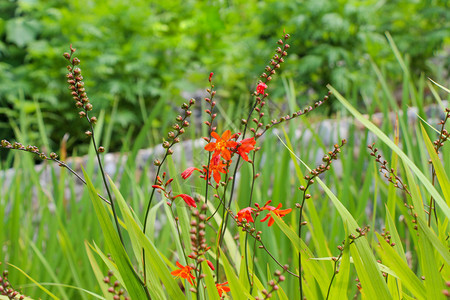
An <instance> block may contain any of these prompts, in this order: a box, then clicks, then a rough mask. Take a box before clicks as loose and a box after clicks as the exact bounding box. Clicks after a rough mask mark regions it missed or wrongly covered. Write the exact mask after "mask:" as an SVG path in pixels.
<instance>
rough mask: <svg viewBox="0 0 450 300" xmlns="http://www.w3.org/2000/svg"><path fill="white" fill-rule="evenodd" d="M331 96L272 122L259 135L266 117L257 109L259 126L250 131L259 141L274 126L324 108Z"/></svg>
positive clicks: (262, 103) (329, 93)
mask: <svg viewBox="0 0 450 300" xmlns="http://www.w3.org/2000/svg"><path fill="white" fill-rule="evenodd" d="M330 95H331V92H328V95H326V96H324V97H323V99H322V100H319V101H316V102H315V103H314V106H308V107H306V108H304V109H303V110H299V111H296V112H294V113H292V114H291V115H286V116H283V117H280V118H278V119H273V120H271V121H270V123H268V124H266V125H265V126H264V127H263V128H262V130H263V131H262V132H259V133H258V132H257V131H258V129H259V128H261V127H262V123H261V118H262V117H263V116H264V114H262V115H261V112H260V110H257V109H256V108H255V110H256V111H257V112H258V113H259V117H260V119H259V120H257V122H255V121H254V120H255V119H253V122H255V123H257V124H258V125H257V126H256V128H251V129H250V130H251V131H252V132H253V133H254V135H255V139H257V138H259V137H261V136H262V135H263V134H264V133H265V132H266V131H267V130H269V129H270V128H272V127H273V126H276V125H279V124H281V123H284V122H286V121H290V120H292V119H295V118H297V117H301V116H304V115H306V114H308V113H310V112H312V111H313V110H315V109H316V108H318V107H319V106H322V105H323V104H324V103H325V102H327V101H328V100H329V98H330ZM264 104H265V102H264V101H262V102H261V107H262V106H264Z"/></svg>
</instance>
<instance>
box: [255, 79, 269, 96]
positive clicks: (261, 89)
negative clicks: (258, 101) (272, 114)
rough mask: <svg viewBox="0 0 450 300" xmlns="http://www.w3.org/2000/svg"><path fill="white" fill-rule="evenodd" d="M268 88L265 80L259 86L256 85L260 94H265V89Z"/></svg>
mask: <svg viewBox="0 0 450 300" xmlns="http://www.w3.org/2000/svg"><path fill="white" fill-rule="evenodd" d="M266 89H267V84H265V83H264V82H260V83H259V84H258V86H257V87H256V92H257V93H258V94H264V91H265V90H266Z"/></svg>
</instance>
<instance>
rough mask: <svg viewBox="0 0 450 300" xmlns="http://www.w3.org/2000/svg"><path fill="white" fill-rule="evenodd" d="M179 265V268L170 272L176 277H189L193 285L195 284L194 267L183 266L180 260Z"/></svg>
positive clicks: (188, 279)
mask: <svg viewBox="0 0 450 300" xmlns="http://www.w3.org/2000/svg"><path fill="white" fill-rule="evenodd" d="M177 267H178V268H179V269H178V270H175V271H172V272H170V274H172V275H173V276H175V278H180V277H181V278H184V279H187V281H189V283H190V284H191V285H193V283H192V280H194V283H195V276H194V275H192V274H191V270H192V268H191V267H190V266H183V265H182V264H180V263H179V262H177Z"/></svg>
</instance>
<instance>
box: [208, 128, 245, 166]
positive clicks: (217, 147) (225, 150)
mask: <svg viewBox="0 0 450 300" xmlns="http://www.w3.org/2000/svg"><path fill="white" fill-rule="evenodd" d="M211 136H212V137H213V138H215V139H216V142H215V143H209V144H207V145H206V146H205V150H206V151H210V152H212V151H214V154H213V157H216V156H219V155H220V156H221V157H222V158H223V159H225V160H230V158H231V152H230V148H234V147H236V145H237V143H236V141H232V140H231V139H232V138H233V137H234V135H232V134H231V131H230V130H227V131H225V132H224V133H223V134H222V136H219V135H218V134H217V132H214V131H213V132H211Z"/></svg>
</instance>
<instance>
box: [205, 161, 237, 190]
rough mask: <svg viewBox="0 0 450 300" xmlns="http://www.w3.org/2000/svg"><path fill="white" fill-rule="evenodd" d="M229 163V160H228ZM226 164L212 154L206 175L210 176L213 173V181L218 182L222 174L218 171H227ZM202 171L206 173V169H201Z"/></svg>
mask: <svg viewBox="0 0 450 300" xmlns="http://www.w3.org/2000/svg"><path fill="white" fill-rule="evenodd" d="M230 163H231V160H230ZM227 166H228V165H227V164H224V163H223V162H222V160H221V159H220V157H219V156H215V157H214V156H213V158H212V159H211V161H210V163H209V173H208V177H209V178H211V175H213V177H214V181H215V182H216V183H219V182H220V179H221V177H222V175H220V173H224V174H225V173H227V172H228V170H227ZM203 173H205V174H206V169H205V170H203ZM205 179H206V177H205Z"/></svg>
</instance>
